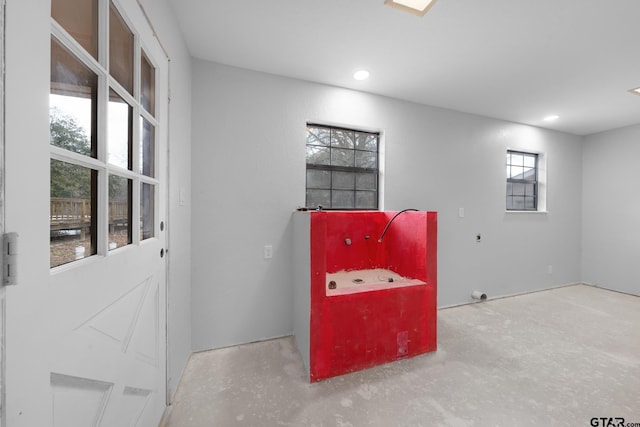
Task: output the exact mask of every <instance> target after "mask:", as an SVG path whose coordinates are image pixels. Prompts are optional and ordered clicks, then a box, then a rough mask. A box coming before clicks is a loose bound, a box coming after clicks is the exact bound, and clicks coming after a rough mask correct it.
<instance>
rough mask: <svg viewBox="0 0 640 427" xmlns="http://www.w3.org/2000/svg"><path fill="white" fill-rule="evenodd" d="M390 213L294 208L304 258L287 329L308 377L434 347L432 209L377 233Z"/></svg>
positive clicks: (330, 374) (298, 251) (434, 232)
mask: <svg viewBox="0 0 640 427" xmlns="http://www.w3.org/2000/svg"><path fill="white" fill-rule="evenodd" d="M396 214H397V212H377V211H375V212H326V211H325V212H323V211H312V212H303V213H296V216H298V218H297V220H296V221H295V223H296V224H297V226H295V232H294V233H296V235H297V234H302V235H305V234H306V237H307V240H306V242H305V239H304V238H301V237H300V236H296V238H295V239H296V242H300V245H302V247H298V248H296V254H297V256H298V257H300V258H299V259H301V258H302V257H305V256H308V257H309V261H308V262H306V263H305V262H301V263H302V264H304V266H303V268H299V267H300V266H299V265H298V267H296V268H297V271H298V272H299V274H298V275H295V274H294V276H295V277H296V283H295V286H296V289H298V287H301V288H300V289H298V291H299V292H298V296H297V297H296V296H295V295H294V299H295V301H296V305H302V306H303V307H298V308H297V309H296V310H294V312H296V320H295V321H294V323H295V325H294V334H295V335H296V342H297V344H298V347H299V350H300V353H301V354H302V355H303V360H304V362H305V365H306V367H307V369H308V371H309V379H310V381H312V382H314V381H319V380H322V379H326V378H330V377H334V376H337V375H342V374H346V373H349V372H354V371H358V370H361V369H366V368H369V367H372V366H375V365H379V364H382V363H387V362H391V361H394V360H397V359H402V358H407V357H412V356H416V355H418V354H423V353H427V352H430V351H435V350H436V295H437V292H436V290H437V270H436V269H437V213H436V212H415V211H409V212H403V213H401V214H400V215H398V216H397V217H396V218H395V219H394V220H393V222H392V223H391V225H390V226H389V228H388V230H387V232H386V233H385V235H384V238H383V239H382V241H379V238H380V235H381V233H382V231H383V230H384V228H385V226H386V225H387V224H388V222H389V221H390V220H391V219H392V218H393V217H394V216H395V215H396ZM303 237H304V236H303ZM305 246H306V247H305ZM305 269H306V270H307V273H306V274H307V276H306V280H305V277H304V276H305V272H304V270H305ZM304 286H308V287H309V288H308V291H307V290H305V289H303V288H302V287H304ZM295 293H296V292H294V294H295ZM305 299H306V302H305V301H304V300H305ZM307 307H308V310H306V308H307ZM307 325H308V331H306V329H307ZM305 333H307V334H305ZM298 335H300V337H298Z"/></svg>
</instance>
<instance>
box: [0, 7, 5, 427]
mask: <svg viewBox="0 0 640 427" xmlns="http://www.w3.org/2000/svg"><path fill="white" fill-rule="evenodd" d="M4 26H5V0H0V240H2V236H3V235H4V38H5V37H4V36H5V31H4V28H5V27H4ZM2 261H3V260H2V251H0V275H2V276H1V277H4V270H3V268H4V262H2ZM4 307H5V290H4V287H2V285H0V427H4V425H5V398H4V396H5V323H6V312H5V309H4Z"/></svg>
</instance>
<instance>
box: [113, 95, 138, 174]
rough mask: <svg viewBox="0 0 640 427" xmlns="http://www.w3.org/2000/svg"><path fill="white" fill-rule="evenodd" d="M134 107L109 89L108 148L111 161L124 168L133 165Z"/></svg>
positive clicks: (129, 167)
mask: <svg viewBox="0 0 640 427" xmlns="http://www.w3.org/2000/svg"><path fill="white" fill-rule="evenodd" d="M132 120H133V108H131V106H130V105H129V104H127V103H126V102H125V101H124V100H123V99H122V98H121V97H120V96H119V95H118V94H117V93H116V92H115V91H114V90H113V89H109V110H108V116H107V123H108V129H107V135H108V140H107V149H108V159H109V163H111V164H112V165H115V166H120V167H121V168H124V169H129V170H130V169H131V166H132V151H131V150H132V147H133V145H132V132H133V126H132Z"/></svg>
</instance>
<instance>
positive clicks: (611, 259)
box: [582, 125, 640, 295]
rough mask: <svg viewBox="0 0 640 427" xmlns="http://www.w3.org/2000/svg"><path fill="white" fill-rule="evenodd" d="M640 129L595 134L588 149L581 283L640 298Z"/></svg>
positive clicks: (588, 143) (636, 126)
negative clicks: (639, 256)
mask: <svg viewBox="0 0 640 427" xmlns="http://www.w3.org/2000/svg"><path fill="white" fill-rule="evenodd" d="M638 141H640V125H635V126H630V127H625V128H621V129H616V130H613V131H609V132H603V133H599V134H595V135H590V136H588V137H586V138H585V142H584V149H583V175H582V180H583V188H584V193H583V203H582V208H583V224H582V236H583V237H582V240H583V246H582V279H583V281H584V282H586V283H590V284H593V285H597V286H602V287H605V288H609V289H614V290H617V291H621V292H627V293H630V294H635V295H640V278H639V277H640V276H639V275H638V270H636V267H637V266H638V255H639V254H640V199H639V198H638V197H637V194H638V191H639V190H638V189H639V186H638V183H639V182H640V178H639V176H638V170H639V168H638V159H640V144H638Z"/></svg>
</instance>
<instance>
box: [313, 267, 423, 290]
mask: <svg viewBox="0 0 640 427" xmlns="http://www.w3.org/2000/svg"><path fill="white" fill-rule="evenodd" d="M332 282H333V283H332ZM419 285H425V283H424V282H423V281H422V280H417V279H411V278H408V277H402V276H401V275H399V274H398V273H396V272H393V271H391V270H385V269H382V268H376V269H371V270H350V271H344V270H343V271H338V272H336V273H327V275H326V285H325V286H326V295H327V296H329V297H331V296H336V295H347V294H355V293H358V292H367V291H376V290H381V289H392V288H403V287H406V286H419ZM334 286H335V289H332V288H333V287H334Z"/></svg>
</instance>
